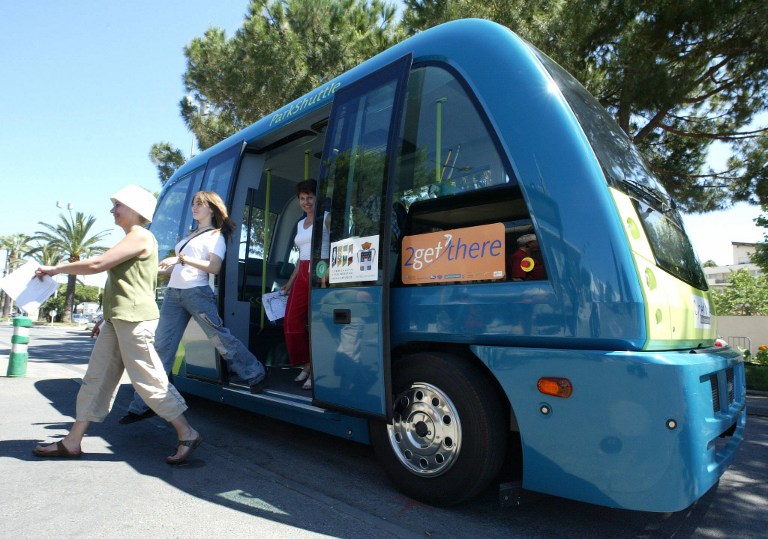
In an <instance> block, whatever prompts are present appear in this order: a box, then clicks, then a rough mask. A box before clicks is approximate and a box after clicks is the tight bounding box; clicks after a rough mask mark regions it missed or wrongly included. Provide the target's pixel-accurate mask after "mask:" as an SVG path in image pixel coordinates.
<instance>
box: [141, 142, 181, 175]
mask: <svg viewBox="0 0 768 539" xmlns="http://www.w3.org/2000/svg"><path fill="white" fill-rule="evenodd" d="M149 160H150V161H152V163H153V164H154V165H155V166H156V167H157V175H158V176H159V177H160V183H161V184H162V185H165V182H167V181H168V180H169V179H170V178H171V176H173V173H174V172H176V170H177V169H178V168H179V167H180V166H181V165H183V164H184V162H185V159H184V154H183V153H182V151H181V150H179V149H176V148H174V147H173V146H171V144H170V143H169V142H158V143H155V144H153V145H152V148H151V149H150V150H149Z"/></svg>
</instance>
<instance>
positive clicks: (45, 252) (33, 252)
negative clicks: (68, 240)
mask: <svg viewBox="0 0 768 539" xmlns="http://www.w3.org/2000/svg"><path fill="white" fill-rule="evenodd" d="M27 255H28V256H31V257H32V258H33V259H34V260H35V261H36V262H39V263H40V265H41V266H55V265H56V264H58V263H59V262H61V258H62V257H63V256H64V253H62V252H61V251H59V250H58V249H56V248H54V247H52V246H51V245H50V244H45V243H38V244H37V245H35V246H34V247H32V249H30V250H29V251H28V252H27Z"/></svg>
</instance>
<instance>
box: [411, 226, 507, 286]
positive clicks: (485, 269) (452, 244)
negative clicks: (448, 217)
mask: <svg viewBox="0 0 768 539" xmlns="http://www.w3.org/2000/svg"><path fill="white" fill-rule="evenodd" d="M505 260H506V256H505V250H504V224H503V223H493V224H490V225H481V226H473V227H468V228H456V229H453V230H444V231H442V232H432V233H429V234H419V235H417V236H406V237H404V238H403V252H402V263H401V264H402V265H401V270H402V275H403V283H404V284H424V283H435V282H438V283H439V282H456V281H485V280H497V279H503V278H504V277H505V275H506V272H505Z"/></svg>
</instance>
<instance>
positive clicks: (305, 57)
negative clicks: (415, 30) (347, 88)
mask: <svg viewBox="0 0 768 539" xmlns="http://www.w3.org/2000/svg"><path fill="white" fill-rule="evenodd" d="M395 15H396V9H395V7H394V5H393V4H390V3H388V2H385V1H382V0H370V1H364V0H252V1H251V3H250V6H249V8H248V14H247V15H246V18H245V21H244V23H243V27H242V28H241V29H239V30H238V31H237V32H236V33H235V36H234V37H233V38H232V39H227V37H226V35H225V33H224V31H223V30H220V29H217V28H211V29H209V30H208V31H206V32H205V34H204V36H203V37H201V38H197V39H194V40H193V41H192V43H190V44H189V45H188V46H187V47H186V48H185V49H184V53H185V55H186V56H187V71H186V73H185V75H184V83H185V86H186V89H187V91H188V93H189V94H190V95H191V98H192V99H187V98H184V99H182V100H181V101H180V103H179V105H180V108H181V114H182V117H183V118H184V120H185V122H186V123H187V126H188V127H189V128H190V129H191V130H192V132H193V133H194V134H195V137H196V138H197V141H198V146H199V147H200V148H201V149H205V148H209V147H210V146H212V145H213V144H215V143H217V142H219V141H220V140H222V139H224V138H226V137H228V136H229V135H232V134H233V133H235V132H237V131H238V130H240V129H242V128H243V127H245V126H247V125H250V124H251V123H253V122H255V121H256V120H258V119H259V118H261V117H262V116H264V115H265V114H268V113H270V112H272V111H273V110H276V109H277V108H279V107H281V106H282V105H285V104H286V103H289V102H290V101H292V100H294V99H296V98H298V97H300V96H302V95H304V94H305V93H307V92H309V91H310V90H312V89H313V88H316V87H318V86H320V85H322V84H323V83H324V82H326V81H328V80H330V79H331V78H333V77H335V76H336V75H339V74H340V73H343V72H344V71H346V70H348V69H350V68H352V67H353V66H355V65H357V64H359V63H360V62H362V61H363V60H366V59H367V58H370V57H371V56H373V55H375V54H377V53H378V52H380V51H382V50H384V49H386V48H388V47H390V46H392V45H394V44H395V43H397V42H398V41H400V40H402V39H403V38H404V37H405V35H404V33H403V31H402V29H401V27H400V25H399V24H398V23H397V21H396V20H395ZM196 102H197V103H199V104H201V105H202V106H195V103H196Z"/></svg>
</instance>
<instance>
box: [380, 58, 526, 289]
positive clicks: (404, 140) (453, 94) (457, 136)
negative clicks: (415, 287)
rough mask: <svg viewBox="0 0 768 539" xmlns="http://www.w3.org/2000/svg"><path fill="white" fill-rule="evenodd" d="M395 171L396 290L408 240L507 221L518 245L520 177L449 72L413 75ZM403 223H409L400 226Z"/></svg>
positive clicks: (522, 216) (522, 217)
mask: <svg viewBox="0 0 768 539" xmlns="http://www.w3.org/2000/svg"><path fill="white" fill-rule="evenodd" d="M395 170H396V172H395V175H396V177H395V188H394V200H395V201H396V202H395V205H393V208H392V213H393V216H392V221H393V224H392V228H393V244H394V245H393V247H392V249H391V250H392V252H393V256H392V257H391V258H392V259H393V263H392V265H393V271H392V272H391V273H390V275H391V282H392V283H393V284H395V285H400V284H402V283H399V282H398V281H399V280H400V278H399V269H398V268H399V265H400V263H401V260H400V254H399V253H400V251H401V245H402V243H401V242H402V236H403V235H413V234H425V233H429V232H436V231H442V230H449V229H455V228H462V227H471V226H478V225H482V224H491V223H503V224H504V225H505V243H506V250H507V252H508V253H510V252H511V250H514V249H516V248H517V245H516V243H515V242H514V241H513V240H514V237H516V235H519V233H521V232H520V231H519V228H520V227H522V226H527V227H530V226H531V219H530V215H529V212H528V209H527V206H526V204H525V202H524V200H523V198H522V195H521V193H520V189H519V187H518V185H517V180H516V179H515V177H514V175H512V173H511V172H510V171H509V170H508V168H507V167H506V166H505V163H504V160H503V159H502V158H501V156H500V154H499V152H498V150H497V145H496V141H495V139H494V137H492V136H491V134H490V133H489V131H488V129H487V128H486V122H484V121H483V118H482V116H481V113H480V111H479V108H478V106H477V105H476V103H475V102H474V101H473V99H472V98H470V96H469V95H468V94H467V92H466V91H465V89H464V86H463V85H462V84H461V82H460V81H459V80H458V79H457V78H456V77H455V76H454V75H453V74H452V73H451V72H450V71H449V70H447V69H443V68H441V67H436V66H428V67H422V68H417V69H415V70H413V71H412V72H411V75H410V77H409V81H408V93H407V96H406V104H405V114H404V116H403V121H402V124H401V127H400V147H399V151H398V156H397V162H396V169H395ZM396 215H397V216H398V217H396ZM406 215H407V216H408V219H407V220H405V219H403V218H402V217H404V216H406ZM401 220H402V221H403V222H406V224H405V226H402V227H401V226H400V225H399V224H398V223H399V222H400V221H401ZM510 227H512V230H510ZM397 229H399V230H400V231H401V233H400V235H399V236H400V237H397V236H398V234H397V233H396V231H397Z"/></svg>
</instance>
